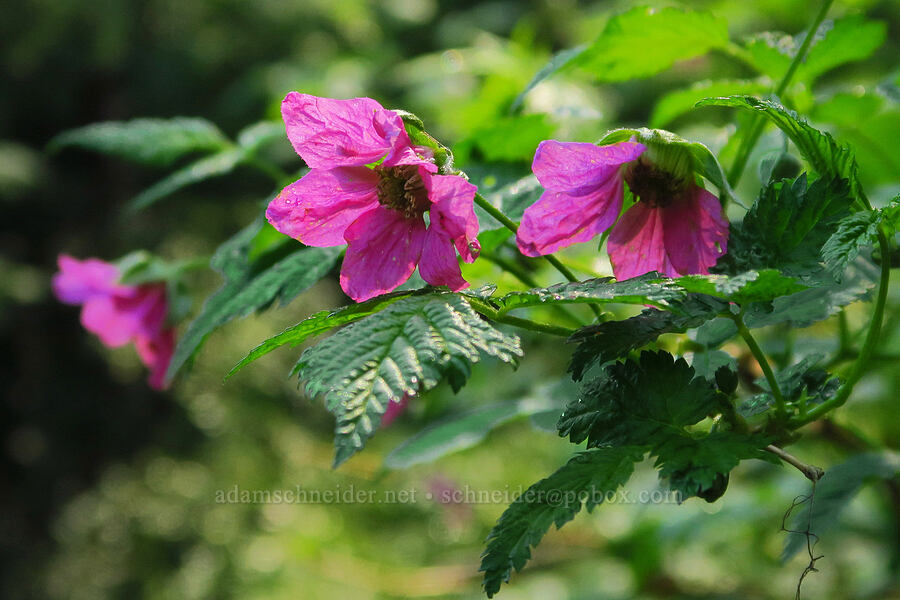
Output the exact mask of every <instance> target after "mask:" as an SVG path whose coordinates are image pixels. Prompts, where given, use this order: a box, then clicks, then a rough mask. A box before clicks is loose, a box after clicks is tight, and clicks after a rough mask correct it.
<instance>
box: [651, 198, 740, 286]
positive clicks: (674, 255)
mask: <svg viewBox="0 0 900 600" xmlns="http://www.w3.org/2000/svg"><path fill="white" fill-rule="evenodd" d="M662 219H663V226H664V227H665V231H666V237H665V239H666V251H667V253H668V255H669V260H671V261H672V265H673V266H674V267H675V270H677V271H678V273H680V274H681V275H692V274H696V273H699V274H704V275H705V274H707V273H709V268H710V267H712V266H713V265H715V264H716V260H718V258H719V257H720V256H722V255H723V254H725V251H726V250H727V246H728V220H727V219H726V218H725V216H724V215H723V214H722V205H721V204H720V203H719V199H718V198H716V197H715V196H714V195H713V194H711V193H710V192H708V191H706V190H705V189H703V188H701V187H695V188H694V189H693V193H691V194H690V195H689V196H688V197H686V198H684V199H683V200H680V201H675V202H672V203H671V204H670V205H668V206H666V207H665V208H663V209H662Z"/></svg>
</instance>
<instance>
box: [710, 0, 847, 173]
mask: <svg viewBox="0 0 900 600" xmlns="http://www.w3.org/2000/svg"><path fill="white" fill-rule="evenodd" d="M833 3H834V0H825V1H824V2H823V3H822V7H821V9H819V12H818V14H816V18H815V19H814V20H813V22H812V25H810V27H809V31H807V32H806V37H804V38H803V43H802V44H801V45H800V49H799V50H797V54H796V56H794V60H792V61H791V65H790V66H789V67H788V70H787V72H785V74H784V77H782V78H781V81H780V82H778V87H776V88H775V95H776V96H781V95H782V94H783V93H784V91H785V90H786V89H787V87H788V85H790V83H791V79H793V78H794V75H795V74H796V73H797V69H798V68H800V64H801V63H802V62H803V60H804V59H805V58H806V53H807V52H808V51H809V46H810V45H811V44H812V40H813V37H814V36H815V35H816V32H817V31H818V30H819V25H821V24H822V21H824V20H825V16H826V15H827V14H828V11H829V10H830V9H831V5H832V4H833ZM764 125H765V121H764V119H763V117H762V116H761V115H754V116H753V118H752V119H751V120H750V128H749V129H748V131H747V135H746V136H745V137H744V138H743V140H742V141H741V145H740V147H739V148H738V153H737V156H736V157H735V159H734V163H733V164H732V165H731V168H730V169H729V170H728V183H730V184H731V186H732V187H735V186H737V184H738V182H739V181H740V180H741V175H743V174H744V169H745V168H746V166H747V161H749V160H750V153H751V152H753V148H754V147H755V146H756V142H758V141H759V136H760V135H762V131H763V126H764Z"/></svg>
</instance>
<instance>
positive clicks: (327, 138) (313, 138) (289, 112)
mask: <svg viewBox="0 0 900 600" xmlns="http://www.w3.org/2000/svg"><path fill="white" fill-rule="evenodd" d="M281 115H282V117H283V118H284V124H285V127H286V129H287V136H288V139H289V140H290V141H291V144H293V146H294V150H296V151H297V154H299V155H300V157H301V158H303V160H304V162H306V164H307V165H308V166H309V167H310V168H311V169H331V168H334V167H350V166H363V165H367V164H370V163H373V162H376V161H378V160H379V159H381V158H383V157H384V156H386V155H387V154H388V153H389V152H390V151H391V150H393V148H394V145H395V143H396V142H397V141H398V137H399V136H400V135H401V134H402V135H403V136H404V137H405V136H406V133H405V130H404V128H403V121H402V120H401V119H400V116H399V115H398V114H397V113H395V112H393V111H390V110H386V109H384V108H383V107H382V106H381V105H380V104H378V102H376V101H375V100H372V99H371V98H352V99H350V100H333V99H331V98H318V97H316V96H310V95H309V94H301V93H299V92H291V93H289V94H288V95H287V96H285V98H284V101H283V102H282V103H281ZM406 140H407V144H408V138H406Z"/></svg>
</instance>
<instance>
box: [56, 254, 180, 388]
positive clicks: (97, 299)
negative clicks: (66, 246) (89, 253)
mask: <svg viewBox="0 0 900 600" xmlns="http://www.w3.org/2000/svg"><path fill="white" fill-rule="evenodd" d="M58 265H59V272H58V273H57V274H56V275H54V276H53V291H54V293H55V294H56V297H57V298H58V299H59V300H60V301H61V302H65V303H66V304H76V305H81V306H82V308H81V324H82V325H84V328H85V329H87V330H88V331H90V332H91V333H94V334H96V335H97V336H98V337H99V338H100V341H101V342H103V344H105V345H106V346H109V347H110V348H116V347H119V346H124V345H125V344H127V343H128V342H134V345H135V348H136V349H137V353H138V356H139V357H140V359H141V361H142V362H143V363H144V364H145V365H146V366H147V367H148V368H149V369H150V377H149V379H148V383H149V385H150V387H152V388H154V389H164V388H165V387H166V383H165V376H166V369H168V367H169V362H170V361H171V360H172V353H173V352H174V350H175V329H174V328H172V327H166V315H167V313H168V302H167V299H166V286H165V284H164V283H152V284H144V285H138V286H130V285H122V284H120V283H118V280H119V276H120V274H119V270H118V268H116V266H115V265H112V264H110V263H107V262H104V261H102V260H98V259H96V258H89V259H86V260H83V261H79V260H77V259H75V258H72V257H71V256H67V255H65V254H61V255H60V256H59V259H58Z"/></svg>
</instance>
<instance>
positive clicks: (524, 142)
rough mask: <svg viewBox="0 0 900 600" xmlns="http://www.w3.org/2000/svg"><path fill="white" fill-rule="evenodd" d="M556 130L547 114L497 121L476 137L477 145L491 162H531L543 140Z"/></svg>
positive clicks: (475, 135) (485, 127)
mask: <svg viewBox="0 0 900 600" xmlns="http://www.w3.org/2000/svg"><path fill="white" fill-rule="evenodd" d="M554 131H556V127H555V126H554V125H553V124H552V123H551V122H550V121H549V120H548V118H547V115H545V114H542V113H541V114H530V115H518V116H514V117H504V118H501V119H494V120H492V121H491V122H490V123H489V124H488V125H486V126H484V127H482V128H480V129H478V130H477V131H476V132H475V133H474V134H473V137H474V140H475V145H476V146H477V147H478V149H479V150H480V151H481V154H482V155H483V156H484V158H485V159H486V160H487V161H489V162H495V161H527V162H529V163H530V162H531V160H532V159H533V158H534V152H535V150H537V147H538V144H540V143H541V140H546V139H548V138H550V137H553V133H554Z"/></svg>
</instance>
